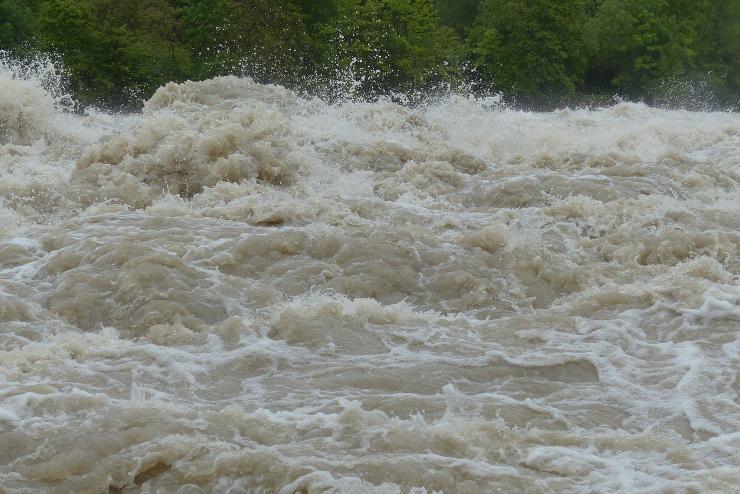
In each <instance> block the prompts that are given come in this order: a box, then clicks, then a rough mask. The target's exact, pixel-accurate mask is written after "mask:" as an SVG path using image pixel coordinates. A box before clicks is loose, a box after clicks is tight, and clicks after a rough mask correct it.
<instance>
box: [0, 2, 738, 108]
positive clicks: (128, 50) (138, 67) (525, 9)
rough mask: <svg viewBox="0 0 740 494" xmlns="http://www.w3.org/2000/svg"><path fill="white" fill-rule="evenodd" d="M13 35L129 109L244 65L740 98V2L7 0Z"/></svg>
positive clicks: (348, 87) (313, 78)
mask: <svg viewBox="0 0 740 494" xmlns="http://www.w3.org/2000/svg"><path fill="white" fill-rule="evenodd" d="M0 50H6V51H7V52H9V53H11V54H12V56H13V57H14V58H20V59H23V58H33V57H34V56H38V55H39V54H43V55H44V56H51V57H52V58H55V59H59V60H60V61H61V62H63V66H64V67H65V73H66V77H67V83H68V86H69V88H70V90H71V91H72V92H73V94H74V95H75V97H76V98H77V99H78V100H79V101H81V102H82V103H94V104H98V105H105V106H108V107H114V108H115V107H118V108H126V107H131V106H136V105H137V104H140V102H141V101H142V100H143V99H145V98H147V97H148V96H149V95H151V94H152V93H153V92H154V91H155V90H156V88H157V87H159V86H161V85H163V84H165V83H166V82H168V81H183V80H187V79H191V80H199V79H205V78H211V77H214V76H219V75H227V74H236V75H243V76H250V77H253V78H254V79H255V80H258V81H260V82H269V83H276V84H282V85H285V86H287V87H289V88H292V89H294V90H297V91H299V92H305V93H307V94H312V95H317V96H320V97H323V98H326V99H333V98H338V97H346V96H351V97H358V98H368V99H373V98H377V97H384V96H387V97H391V98H394V99H400V100H404V101H407V100H408V98H410V99H411V101H413V99H414V98H415V97H418V96H420V95H425V96H426V95H429V94H434V93H435V92H450V91H453V92H454V91H460V92H466V93H473V94H477V95H485V94H502V95H503V96H504V98H505V100H506V101H511V102H515V103H516V104H518V105H520V106H523V107H527V108H540V109H542V108H552V107H557V106H563V105H582V104H599V103H600V102H604V103H608V102H610V101H613V98H614V97H615V96H617V97H622V98H626V99H633V100H645V101H647V102H649V103H652V104H658V105H661V104H663V105H672V106H682V107H687V108H692V109H706V108H710V107H711V108H724V109H729V108H734V109H738V108H737V105H738V99H739V98H740V1H738V0H437V1H433V0H281V1H276V0H0ZM132 102H134V103H132Z"/></svg>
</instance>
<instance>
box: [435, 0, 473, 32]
mask: <svg viewBox="0 0 740 494" xmlns="http://www.w3.org/2000/svg"><path fill="white" fill-rule="evenodd" d="M434 3H435V5H436V6H437V9H438V10H439V18H440V21H441V22H442V24H443V25H445V26H449V27H451V28H453V29H454V30H455V32H457V34H458V35H460V36H465V35H466V34H467V32H468V30H469V29H470V28H471V27H472V26H473V22H474V21H475V16H476V14H477V13H478V4H480V0H436V1H435V2H434Z"/></svg>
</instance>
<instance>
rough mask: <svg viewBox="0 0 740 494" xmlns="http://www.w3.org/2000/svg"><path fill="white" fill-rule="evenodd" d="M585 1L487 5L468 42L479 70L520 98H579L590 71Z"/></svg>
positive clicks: (489, 0) (487, 0) (490, 0)
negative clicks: (586, 45) (560, 94)
mask: <svg viewBox="0 0 740 494" xmlns="http://www.w3.org/2000/svg"><path fill="white" fill-rule="evenodd" d="M585 21H586V9H585V2H584V1H583V0H568V1H562V0H484V1H483V3H482V4H481V6H480V11H479V13H478V17H477V18H476V20H475V25H474V27H473V29H472V30H471V32H470V37H469V38H468V46H469V49H470V53H471V57H472V61H473V64H474V67H475V68H476V69H477V74H478V76H479V77H481V79H482V80H483V81H484V82H485V83H487V84H490V85H491V87H493V88H494V89H496V90H499V91H504V92H507V93H513V94H515V95H518V96H538V95H542V94H545V95H550V94H558V93H571V94H572V93H574V92H575V91H576V90H577V89H578V88H580V86H581V84H582V81H583V76H584V73H585V70H586V63H587V58H586V52H585V49H584V36H585V33H584V30H583V26H584V25H585Z"/></svg>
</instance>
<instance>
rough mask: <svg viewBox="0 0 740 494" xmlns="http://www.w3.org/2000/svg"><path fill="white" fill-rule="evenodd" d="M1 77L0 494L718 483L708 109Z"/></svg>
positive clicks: (696, 488) (729, 405) (732, 123)
mask: <svg viewBox="0 0 740 494" xmlns="http://www.w3.org/2000/svg"><path fill="white" fill-rule="evenodd" d="M11 69H12V67H7V66H6V67H4V68H3V70H4V72H2V77H1V78H0V86H1V87H2V88H3V91H2V92H1V93H0V486H1V487H0V491H3V492H12V493H40V492H43V493H46V492H48V493H69V492H77V493H106V492H125V493H138V492H150V493H155V492H158V493H168V492H176V493H182V494H184V493H199V492H215V493H231V494H236V493H248V492H264V493H295V492H301V493H332V492H333V493H349V492H352V493H400V492H402V493H414V494H421V493H424V492H426V493H432V492H444V493H468V494H472V493H489V492H501V493H511V492H531V493H540V492H541V493H545V492H582V493H591V492H620V493H624V492H635V493H637V492H640V493H643V492H655V493H658V492H660V493H664V492H696V493H710V492H723V493H724V492H737V489H738V480H739V479H740V454H739V452H740V432H738V431H739V430H740V398H739V393H740V377H739V376H738V372H739V371H740V340H738V322H739V321H740V309H739V308H738V303H739V300H740V288H738V269H739V267H740V260H739V259H738V245H739V244H740V233H739V231H740V214H738V213H740V202H739V199H740V197H739V194H738V182H739V181H740V116H738V115H737V114H732V113H691V112H684V111H668V110H660V109H654V108H649V107H646V106H644V105H640V104H629V103H623V104H618V105H616V106H613V107H611V108H605V109H601V110H592V111H589V110H563V111H558V112H553V113H528V112H521V111H515V110H511V109H507V108H504V107H502V106H501V105H499V104H498V103H497V102H496V101H495V100H475V99H471V98H464V97H459V96H450V97H448V98H446V99H444V100H442V101H439V102H436V103H433V104H428V105H426V106H422V107H419V108H416V109H409V108H406V107H402V106H399V105H396V104H393V103H391V102H383V101H381V102H377V103H353V102H347V103H343V104H337V105H328V104H326V103H324V102H321V101H318V100H308V99H303V98H300V97H298V96H296V95H295V94H293V93H291V92H290V91H288V90H286V89H284V88H281V87H276V86H263V85H259V84H256V83H253V82H252V81H251V80H248V79H237V78H220V79H214V80H210V81H204V82H199V83H190V82H188V83H184V84H179V85H178V84H169V85H167V86H166V87H164V88H161V89H160V90H159V91H158V92H157V93H156V94H155V95H154V96H153V97H152V99H151V100H149V102H148V103H147V104H146V107H145V108H144V110H143V112H142V113H140V114H133V115H111V114H106V113H103V112H94V111H89V112H87V113H86V114H85V115H81V116H80V115H75V114H71V113H65V112H64V111H63V108H61V107H60V106H61V105H60V103H59V100H58V99H55V97H54V96H53V95H52V94H50V93H49V92H48V91H46V90H44V89H43V88H42V87H41V86H40V83H39V81H38V80H37V79H34V78H30V77H26V78H23V77H18V76H17V74H16V75H15V76H14V75H13V73H12V70H11Z"/></svg>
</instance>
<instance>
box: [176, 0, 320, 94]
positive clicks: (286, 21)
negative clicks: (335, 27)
mask: <svg viewBox="0 0 740 494" xmlns="http://www.w3.org/2000/svg"><path fill="white" fill-rule="evenodd" d="M178 12H179V15H180V19H181V22H182V34H183V41H184V43H185V45H186V46H187V47H188V48H189V50H190V52H191V53H192V54H193V56H194V58H195V60H196V62H197V65H196V67H197V68H196V71H195V73H196V77H213V76H216V75H224V74H232V73H238V74H246V75H251V76H253V77H256V78H257V79H259V80H265V81H266V80H271V81H272V82H277V83H282V84H292V83H293V84H294V83H296V82H297V81H298V80H299V79H300V77H301V75H302V73H303V72H304V71H305V70H306V69H307V68H308V64H309V63H310V59H311V56H310V40H309V37H308V34H307V32H306V29H305V25H304V23H303V17H302V13H301V12H300V11H299V10H298V8H297V7H296V6H295V5H292V4H290V3H288V2H284V3H282V2H281V3H276V2H273V1H270V0H241V1H236V0H185V1H183V2H181V5H180V8H179V10H178ZM316 15H319V14H316Z"/></svg>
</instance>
